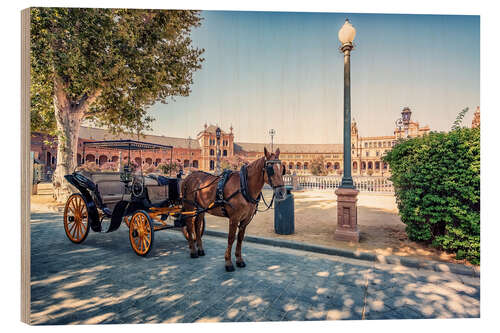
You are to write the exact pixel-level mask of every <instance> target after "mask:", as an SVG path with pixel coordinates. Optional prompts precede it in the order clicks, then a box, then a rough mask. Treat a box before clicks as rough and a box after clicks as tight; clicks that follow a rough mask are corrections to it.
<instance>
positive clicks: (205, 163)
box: [31, 108, 430, 176]
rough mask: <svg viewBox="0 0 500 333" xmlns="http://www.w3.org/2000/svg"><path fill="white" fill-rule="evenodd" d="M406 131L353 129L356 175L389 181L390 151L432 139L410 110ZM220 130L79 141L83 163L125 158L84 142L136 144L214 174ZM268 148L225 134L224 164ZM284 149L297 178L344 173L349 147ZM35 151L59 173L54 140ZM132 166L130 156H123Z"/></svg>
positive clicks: (37, 140)
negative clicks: (404, 142) (402, 141)
mask: <svg viewBox="0 0 500 333" xmlns="http://www.w3.org/2000/svg"><path fill="white" fill-rule="evenodd" d="M402 116H403V117H402V119H403V121H402V123H401V124H400V125H401V126H399V127H398V126H397V127H396V128H395V130H394V134H393V135H389V136H376V137H362V136H360V135H359V132H358V127H357V123H356V122H355V121H354V122H353V123H352V125H351V145H352V152H351V154H352V174H353V175H375V176H384V175H386V174H388V173H389V169H388V166H387V164H385V163H384V162H382V160H381V158H382V156H383V155H384V154H385V153H386V152H387V151H388V150H390V149H391V148H392V147H393V146H394V145H395V144H396V141H397V140H398V139H399V138H405V137H414V136H422V135H425V134H426V133H429V131H430V129H429V127H428V126H425V127H420V125H419V123H418V122H414V121H412V120H411V111H410V109H409V108H404V109H403V111H402ZM216 129H217V126H214V125H207V124H205V125H204V129H203V130H202V131H200V132H199V133H198V134H197V135H196V139H191V138H187V139H186V138H174V137H166V136H162V135H145V136H141V137H139V138H138V137H137V135H132V134H120V135H113V134H110V133H109V132H108V131H106V130H104V129H98V128H91V127H83V126H82V127H81V129H80V138H79V140H78V152H77V161H78V164H81V163H84V162H95V163H96V164H97V165H103V164H105V163H107V162H117V161H118V160H119V159H120V154H119V153H118V152H117V151H114V150H103V149H99V150H96V149H86V151H85V156H84V152H83V145H82V143H83V142H84V141H101V140H120V139H133V140H141V141H146V142H151V143H159V144H163V145H170V146H173V147H174V148H173V150H172V159H173V160H174V161H176V162H177V163H180V164H181V165H182V166H183V167H184V168H185V169H188V170H189V169H191V170H193V169H200V170H204V171H209V172H213V171H215V169H216V161H217V138H216ZM264 146H266V147H267V148H270V147H269V146H270V145H269V144H264V143H245V142H235V141H234V133H233V128H232V127H230V128H229V131H225V130H224V129H221V136H220V141H219V147H220V155H221V159H224V158H230V157H232V156H234V155H240V156H243V157H244V158H245V159H247V160H249V161H253V160H255V159H257V158H259V157H261V156H263V151H264ZM274 147H275V148H277V147H279V148H280V151H281V155H280V159H281V160H282V163H284V164H285V165H286V167H287V168H288V169H290V170H293V171H294V172H296V173H308V172H309V170H310V167H311V164H312V162H313V161H314V160H316V159H319V158H322V159H323V160H324V163H325V168H326V169H327V170H328V171H329V172H331V173H337V174H341V173H342V168H343V145H342V144H274ZM31 151H33V152H34V153H35V158H36V159H37V160H39V161H40V162H41V163H42V164H43V165H44V168H45V170H44V171H45V172H47V171H48V172H49V173H50V172H53V170H54V169H55V167H56V163H57V160H56V159H57V147H56V143H54V138H52V137H50V136H48V135H45V134H40V133H32V139H31ZM170 154H171V152H170V151H144V152H132V153H131V160H133V161H135V163H137V164H142V165H144V164H149V165H158V164H160V163H168V162H169V161H170ZM122 159H124V160H126V156H122Z"/></svg>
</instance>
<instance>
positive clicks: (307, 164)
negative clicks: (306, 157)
mask: <svg viewBox="0 0 500 333" xmlns="http://www.w3.org/2000/svg"><path fill="white" fill-rule="evenodd" d="M308 167H309V163H308V162H304V170H307V168H308Z"/></svg>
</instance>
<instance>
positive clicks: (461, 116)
mask: <svg viewBox="0 0 500 333" xmlns="http://www.w3.org/2000/svg"><path fill="white" fill-rule="evenodd" d="M467 112H469V107H466V108H465V109H463V110H462V111H460V112H459V113H458V115H457V118H456V119H455V121H454V122H453V125H452V126H451V130H452V131H454V130H457V129H459V128H460V127H462V121H463V120H464V117H465V115H466V114H467Z"/></svg>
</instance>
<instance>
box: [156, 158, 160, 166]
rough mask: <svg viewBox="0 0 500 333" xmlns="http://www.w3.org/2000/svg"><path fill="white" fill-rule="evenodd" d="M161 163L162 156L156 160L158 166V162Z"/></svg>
mask: <svg viewBox="0 0 500 333" xmlns="http://www.w3.org/2000/svg"><path fill="white" fill-rule="evenodd" d="M160 163H161V158H157V159H156V161H155V166H158V164H160Z"/></svg>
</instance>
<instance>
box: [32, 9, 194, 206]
mask: <svg viewBox="0 0 500 333" xmlns="http://www.w3.org/2000/svg"><path fill="white" fill-rule="evenodd" d="M200 21H201V18H200V17H199V12H198V11H191V10H135V9H86V8H32V9H31V89H30V91H31V119H32V121H31V129H32V131H42V132H46V133H51V134H53V135H56V136H57V143H58V149H57V167H56V171H55V173H54V181H53V184H54V192H55V195H56V197H57V198H58V200H63V199H64V197H65V196H66V195H67V194H68V193H69V188H68V184H67V183H66V182H65V180H64V178H63V176H64V175H65V174H68V173H71V172H72V171H73V169H74V167H75V166H76V152H77V144H78V136H79V130H80V125H81V123H82V121H91V122H92V123H94V124H96V125H98V126H105V127H108V129H109V130H110V131H111V132H113V133H117V132H122V131H125V130H128V131H132V132H137V133H142V131H144V130H146V129H149V128H150V127H149V126H150V123H151V122H152V121H153V119H152V118H151V117H149V116H148V115H147V108H148V107H149V106H151V105H153V104H154V103H155V102H157V101H161V102H162V103H167V102H168V101H169V100H170V99H172V98H173V97H174V96H188V95H189V93H190V86H191V84H192V83H193V73H194V71H196V70H198V69H200V68H201V62H202V61H203V58H201V54H202V53H203V51H204V50H203V49H198V48H194V47H193V46H192V45H191V39H190V37H189V36H190V32H191V29H192V28H193V27H197V26H199V25H200Z"/></svg>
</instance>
